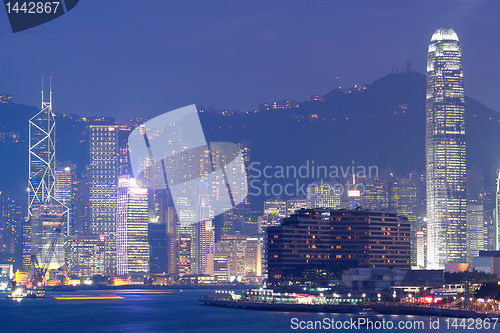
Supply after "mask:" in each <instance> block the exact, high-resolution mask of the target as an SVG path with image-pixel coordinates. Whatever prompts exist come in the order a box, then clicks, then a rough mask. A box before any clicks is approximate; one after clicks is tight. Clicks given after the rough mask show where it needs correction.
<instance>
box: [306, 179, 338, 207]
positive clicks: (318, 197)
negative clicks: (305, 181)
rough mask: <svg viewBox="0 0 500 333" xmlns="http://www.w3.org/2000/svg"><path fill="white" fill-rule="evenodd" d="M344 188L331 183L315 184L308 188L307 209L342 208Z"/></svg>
mask: <svg viewBox="0 0 500 333" xmlns="http://www.w3.org/2000/svg"><path fill="white" fill-rule="evenodd" d="M341 195H342V187H341V186H338V185H337V186H336V185H333V184H329V183H323V182H321V183H313V184H311V185H309V186H308V187H307V194H306V200H307V208H335V209H339V208H340V199H341Z"/></svg>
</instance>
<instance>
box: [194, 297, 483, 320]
mask: <svg viewBox="0 0 500 333" xmlns="http://www.w3.org/2000/svg"><path fill="white" fill-rule="evenodd" d="M198 301H200V302H202V303H203V304H205V305H212V306H221V307H230V308H240V309H247V310H262V311H283V312H285V311H286V312H325V313H355V312H357V311H360V310H363V309H366V308H370V309H372V310H374V311H376V312H379V313H381V314H402V315H416V316H438V317H453V318H487V314H486V313H478V312H475V311H472V310H459V309H443V308H434V307H420V306H403V305H381V304H371V305H366V304H365V305H350V304H341V305H329V304H322V305H311V304H281V303H262V302H247V301H232V300H222V299H213V298H200V299H198Z"/></svg>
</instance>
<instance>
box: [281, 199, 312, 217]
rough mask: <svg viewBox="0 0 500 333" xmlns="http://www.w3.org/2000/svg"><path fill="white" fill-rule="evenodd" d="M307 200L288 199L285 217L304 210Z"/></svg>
mask: <svg viewBox="0 0 500 333" xmlns="http://www.w3.org/2000/svg"><path fill="white" fill-rule="evenodd" d="M306 207H307V200H306V199H297V198H293V199H289V200H287V201H286V217H289V216H290V215H292V214H294V213H295V211H296V210H299V209H302V208H306Z"/></svg>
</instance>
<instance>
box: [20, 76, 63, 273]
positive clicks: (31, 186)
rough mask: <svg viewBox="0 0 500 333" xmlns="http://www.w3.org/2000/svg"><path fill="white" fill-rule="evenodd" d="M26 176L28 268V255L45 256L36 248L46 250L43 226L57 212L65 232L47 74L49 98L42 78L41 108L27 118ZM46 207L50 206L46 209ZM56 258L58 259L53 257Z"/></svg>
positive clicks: (59, 253) (25, 255)
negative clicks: (57, 189)
mask: <svg viewBox="0 0 500 333" xmlns="http://www.w3.org/2000/svg"><path fill="white" fill-rule="evenodd" d="M28 143H29V154H28V156H29V176H28V217H29V221H28V222H27V223H25V224H24V225H23V235H24V240H23V265H24V268H25V269H29V267H30V259H31V254H33V253H37V255H38V256H39V258H38V260H39V261H40V262H41V261H43V256H44V255H45V254H44V252H43V251H41V252H40V251H38V250H40V249H42V250H43V249H47V248H48V246H49V244H48V240H47V239H49V236H50V235H48V234H47V233H52V232H53V231H54V230H53V228H52V229H51V228H43V227H42V226H43V225H44V223H45V225H51V223H52V222H51V221H49V222H47V221H48V220H47V221H45V219H46V218H47V219H49V220H50V219H52V218H54V216H56V215H57V218H56V219H57V224H58V228H60V229H61V230H60V231H61V232H62V234H61V235H63V234H66V235H67V234H68V232H69V212H70V208H69V207H68V206H67V205H65V204H64V203H63V202H61V201H60V200H58V198H57V196H56V181H55V169H56V121H55V118H54V114H53V113H52V77H50V92H49V101H48V102H47V101H46V100H45V99H44V89H43V77H42V108H41V110H40V112H38V113H37V114H36V115H34V116H33V117H32V118H31V119H30V120H29V141H28ZM46 206H47V207H48V206H50V207H53V208H54V210H53V211H51V213H50V214H46V212H47V207H46ZM49 210H50V209H49ZM62 243H63V238H62V236H61V238H60V239H59V241H58V243H57V245H56V253H55V256H54V261H57V260H59V263H58V265H61V264H64V256H63V254H62V253H63V249H62ZM56 258H59V259H56Z"/></svg>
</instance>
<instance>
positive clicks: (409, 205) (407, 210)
mask: <svg viewBox="0 0 500 333" xmlns="http://www.w3.org/2000/svg"><path fill="white" fill-rule="evenodd" d="M388 185H389V186H388V187H389V189H390V190H389V209H390V210H392V211H396V212H397V213H398V216H404V217H406V218H407V219H408V221H410V225H411V236H410V239H411V265H412V266H413V267H416V266H417V256H418V254H417V252H418V245H417V243H418V242H417V231H421V230H419V229H418V227H417V206H418V201H417V184H416V181H415V179H413V178H412V177H411V176H410V177H408V178H393V179H391V180H390V182H389V184H388Z"/></svg>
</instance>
